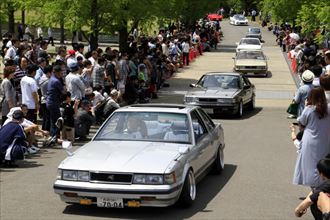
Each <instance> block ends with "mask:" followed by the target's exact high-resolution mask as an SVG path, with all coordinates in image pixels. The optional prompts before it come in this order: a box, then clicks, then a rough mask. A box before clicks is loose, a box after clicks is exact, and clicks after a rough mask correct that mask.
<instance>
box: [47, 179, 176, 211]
mask: <svg viewBox="0 0 330 220" xmlns="http://www.w3.org/2000/svg"><path fill="white" fill-rule="evenodd" d="M53 188H54V191H55V193H56V194H59V195H60V198H61V200H62V201H64V202H66V203H78V204H82V203H81V200H83V199H89V200H90V201H91V204H92V205H96V204H97V202H96V201H97V198H98V197H100V198H116V199H123V201H124V205H125V206H128V205H127V204H128V201H138V202H139V204H140V205H139V206H149V207H151V206H152V207H167V206H170V205H173V204H174V203H175V202H176V201H177V200H178V198H179V196H180V193H181V189H182V185H181V184H177V185H173V186H171V185H137V184H132V185H124V184H122V185H119V184H99V183H89V182H74V181H64V180H57V181H56V182H55V183H54V186H53ZM68 193H69V194H70V193H75V194H76V196H74V197H72V196H67V195H68Z"/></svg>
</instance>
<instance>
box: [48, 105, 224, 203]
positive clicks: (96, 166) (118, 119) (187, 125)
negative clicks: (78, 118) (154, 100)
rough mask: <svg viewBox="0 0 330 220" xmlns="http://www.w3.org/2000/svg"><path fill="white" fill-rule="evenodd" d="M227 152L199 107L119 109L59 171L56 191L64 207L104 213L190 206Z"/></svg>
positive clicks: (218, 130)
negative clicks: (87, 207) (92, 208)
mask: <svg viewBox="0 0 330 220" xmlns="http://www.w3.org/2000/svg"><path fill="white" fill-rule="evenodd" d="M224 147H225V142H224V134H223V129H222V127H221V125H220V124H214V122H213V121H212V119H211V118H210V117H209V116H208V115H207V114H206V113H205V112H204V111H203V110H202V109H201V108H199V107H193V106H185V105H171V104H144V105H142V104H141V105H133V106H129V107H125V108H121V109H118V110H116V111H115V112H114V113H113V114H112V115H111V116H110V117H109V118H108V120H107V121H106V122H105V123H104V124H103V125H102V126H101V127H100V129H99V130H98V132H97V133H96V135H95V137H94V138H93V139H92V141H91V142H89V143H87V144H86V145H84V146H83V147H81V148H79V149H78V150H77V151H75V152H74V153H70V154H69V156H68V157H67V158H66V159H65V160H64V161H63V162H62V163H61V164H60V165H59V167H58V175H57V179H56V181H55V183H54V190H55V193H57V194H58V195H59V196H60V198H61V199H62V201H64V202H66V203H78V204H82V205H93V204H94V205H97V206H98V207H106V208H123V207H125V206H128V207H140V206H156V207H164V206H170V205H172V204H174V203H176V202H179V203H180V204H181V205H182V206H189V205H191V204H192V203H193V202H194V200H195V199H196V182H197V180H199V179H201V177H202V176H203V174H204V173H205V172H207V171H209V169H208V168H212V169H213V171H214V172H216V173H220V172H221V171H222V170H223V169H224V152H223V151H224Z"/></svg>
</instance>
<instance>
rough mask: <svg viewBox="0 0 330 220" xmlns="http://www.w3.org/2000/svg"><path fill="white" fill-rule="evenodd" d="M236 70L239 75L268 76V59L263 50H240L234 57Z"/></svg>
mask: <svg viewBox="0 0 330 220" xmlns="http://www.w3.org/2000/svg"><path fill="white" fill-rule="evenodd" d="M234 70H235V71H236V72H239V73H245V74H246V73H253V74H263V75H265V76H267V74H268V63H267V58H266V56H265V55H264V53H263V52H262V51H261V50H240V51H238V52H237V53H236V56H235V57H234Z"/></svg>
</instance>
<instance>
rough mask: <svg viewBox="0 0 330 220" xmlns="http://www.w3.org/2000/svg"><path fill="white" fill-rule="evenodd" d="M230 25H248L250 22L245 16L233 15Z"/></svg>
mask: <svg viewBox="0 0 330 220" xmlns="http://www.w3.org/2000/svg"><path fill="white" fill-rule="evenodd" d="M229 23H230V24H232V25H248V24H249V21H248V19H247V18H246V17H245V16H244V15H239V14H236V15H233V16H232V17H230V18H229Z"/></svg>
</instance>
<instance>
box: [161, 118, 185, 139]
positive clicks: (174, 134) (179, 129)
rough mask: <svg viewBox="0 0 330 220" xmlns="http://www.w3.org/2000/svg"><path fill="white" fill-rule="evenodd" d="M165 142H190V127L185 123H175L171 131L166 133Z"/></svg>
mask: <svg viewBox="0 0 330 220" xmlns="http://www.w3.org/2000/svg"><path fill="white" fill-rule="evenodd" d="M164 140H167V141H183V142H188V141H189V134H188V127H187V124H186V123H185V122H184V121H174V122H172V125H171V130H170V131H168V132H166V134H165V136H164Z"/></svg>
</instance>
